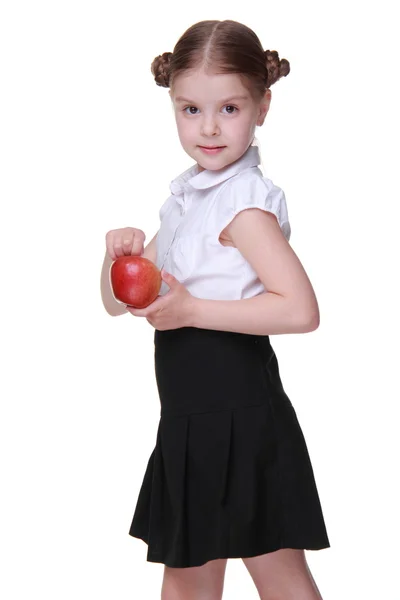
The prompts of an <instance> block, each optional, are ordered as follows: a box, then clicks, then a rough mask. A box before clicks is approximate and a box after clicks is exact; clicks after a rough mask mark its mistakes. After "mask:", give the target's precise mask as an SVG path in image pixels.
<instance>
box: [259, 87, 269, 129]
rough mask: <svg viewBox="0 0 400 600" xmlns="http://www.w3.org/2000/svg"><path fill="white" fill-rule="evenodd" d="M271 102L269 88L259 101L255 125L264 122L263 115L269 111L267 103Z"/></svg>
mask: <svg viewBox="0 0 400 600" xmlns="http://www.w3.org/2000/svg"><path fill="white" fill-rule="evenodd" d="M270 104H271V90H270V89H268V90H267V91H266V92H265V95H264V98H263V99H262V101H261V104H260V109H259V113H258V119H257V125H258V126H261V125H263V124H264V121H265V117H266V116H267V113H268V111H269V105H270Z"/></svg>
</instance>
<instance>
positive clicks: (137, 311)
mask: <svg viewBox="0 0 400 600" xmlns="http://www.w3.org/2000/svg"><path fill="white" fill-rule="evenodd" d="M161 277H162V279H163V281H165V282H166V283H167V285H168V286H169V287H170V290H169V292H167V293H166V294H165V295H163V296H158V297H157V298H156V299H155V300H154V301H153V302H152V303H151V304H149V306H146V308H134V307H133V306H129V305H127V307H126V308H127V310H128V311H129V312H130V313H132V315H135V316H136V317H146V319H147V321H148V322H149V323H150V325H152V326H153V327H154V328H155V329H158V330H159V331H165V330H166V329H179V328H180V327H190V326H191V316H192V311H193V305H194V296H192V294H191V293H190V292H188V290H187V289H186V288H185V286H184V285H183V284H182V283H180V282H179V281H178V280H177V279H176V278H175V277H174V276H173V275H171V273H167V272H166V271H164V270H162V271H161Z"/></svg>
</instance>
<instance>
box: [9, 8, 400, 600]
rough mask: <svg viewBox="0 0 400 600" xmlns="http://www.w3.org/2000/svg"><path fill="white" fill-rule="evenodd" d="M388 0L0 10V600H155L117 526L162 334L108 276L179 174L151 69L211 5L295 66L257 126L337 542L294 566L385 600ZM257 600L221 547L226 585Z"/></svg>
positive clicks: (285, 341)
mask: <svg viewBox="0 0 400 600" xmlns="http://www.w3.org/2000/svg"><path fill="white" fill-rule="evenodd" d="M391 7H394V4H393V3H391V2H388V1H387V2H386V1H382V2H379V4H378V5H376V3H371V2H361V1H359V2H354V1H353V2H344V1H343V0H342V1H336V2H334V3H329V4H327V3H324V2H322V3H321V2H317V1H310V0H304V1H303V2H297V1H294V0H293V1H280V2H278V3H277V2H263V3H254V4H251V3H250V4H249V3H245V2H241V3H236V4H235V3H226V2H218V3H216V2H215V1H213V2H207V1H204V0H203V1H202V2H200V3H193V2H188V3H179V4H178V3H177V2H168V3H167V2H162V3H161V2H160V3H155V2H151V3H145V4H143V5H141V6H140V8H135V5H134V3H133V2H128V1H118V0H113V1H112V2H111V1H108V2H105V1H99V0H97V1H96V2H94V1H91V0H79V1H76V0H69V1H68V2H66V1H64V2H62V1H58V2H50V1H48V2H44V1H39V0H38V1H36V2H22V1H18V0H13V2H11V1H8V2H4V3H3V4H2V8H1V12H0V61H1V71H0V85H1V88H2V90H1V94H0V103H1V110H0V119H1V131H0V144H1V180H0V184H1V190H0V193H1V221H0V222H1V251H2V270H3V276H2V282H3V286H2V289H3V292H2V296H1V300H2V301H1V304H2V310H1V324H0V325H1V345H2V356H3V358H2V374H1V388H2V389H1V415H0V428H1V429H0V444H1V447H0V452H1V489H2V491H1V510H0V519H1V523H0V526H1V529H0V544H1V552H2V556H1V570H2V576H1V582H0V591H1V596H2V598H4V599H6V600H14V599H22V598H23V599H25V598H33V597H40V598H41V599H42V600H47V599H52V600H53V599H54V598H57V599H58V600H63V599H64V598H65V599H67V598H68V600H70V599H71V598H74V599H77V600H81V599H82V600H83V599H85V600H87V599H88V598H96V599H97V600H101V599H107V600H110V599H113V600H114V599H116V598H118V600H123V599H131V598H140V599H141V600H145V599H156V598H159V596H160V589H161V581H162V575H163V566H162V565H160V564H154V563H149V562H147V561H146V551H147V546H146V545H145V543H144V542H142V541H141V540H137V539H134V538H131V537H130V536H129V535H128V529H129V526H130V523H131V518H132V515H133V511H134V508H135V504H136V499H137V494H138V492H139V488H140V485H141V482H142V478H143V475H144V471H145V467H146V465H147V461H148V458H149V456H150V453H151V451H152V450H153V447H154V444H155V436H156V430H157V426H158V420H159V399H158V394H157V388H156V382H155V376H154V355H153V348H154V347H153V335H154V329H153V328H152V327H151V325H150V324H149V323H147V321H146V320H145V319H144V318H139V317H134V316H132V315H130V314H127V315H124V316H122V317H119V318H113V317H110V316H109V315H108V314H107V313H106V311H105V310H104V308H103V306H102V303H101V298H100V271H101V266H102V262H103V257H104V252H105V234H106V232H107V231H108V230H110V229H115V228H119V227H126V226H134V227H138V228H141V229H143V230H144V231H145V232H146V236H147V241H149V240H150V239H151V237H152V236H153V235H154V234H155V232H156V231H157V229H158V225H159V221H158V210H159V207H160V206H161V204H162V203H163V202H164V200H165V199H166V198H167V197H168V195H169V188H168V185H169V182H170V181H171V179H173V178H174V177H175V176H176V175H178V174H179V173H180V172H182V171H183V170H184V169H186V168H188V167H189V166H190V165H191V164H192V159H190V157H188V156H187V155H186V154H185V153H184V151H183V149H182V148H181V146H180V143H179V139H178V136H177V133H176V129H175V121H174V117H173V112H172V108H171V104H170V100H169V96H168V90H167V89H165V88H160V87H158V86H157V85H156V84H155V82H154V79H153V76H152V74H151V71H150V64H151V62H152V60H153V58H154V57H155V56H156V55H158V54H161V53H162V52H165V51H172V50H173V47H174V45H175V43H176V41H177V40H178V38H179V37H180V35H181V34H182V33H183V32H184V31H185V30H186V29H187V28H188V27H189V26H190V25H192V24H193V23H195V22H197V21H200V20H204V19H234V20H238V21H242V22H243V23H245V24H246V25H248V26H250V27H251V28H253V29H254V30H255V32H256V33H257V35H258V36H259V37H260V39H261V42H262V44H263V46H264V48H265V49H267V48H269V49H273V50H275V49H276V50H278V52H279V54H280V57H281V58H287V59H288V60H289V62H290V66H291V72H290V74H289V75H288V77H286V78H283V79H282V80H280V81H279V82H278V83H277V84H276V85H274V86H273V87H272V103H271V108H270V112H269V114H268V116H267V119H266V122H265V124H264V126H263V127H262V128H258V129H257V132H256V136H257V139H258V140H259V142H260V146H261V152H262V160H263V167H264V172H265V174H266V175H267V176H268V177H269V178H270V179H272V180H273V182H274V183H275V184H276V185H278V186H280V187H282V188H283V189H284V191H285V194H286V199H287V203H288V209H289V217H290V222H291V226H292V237H291V245H292V247H293V249H294V250H295V252H296V253H297V255H298V256H299V258H300V260H301V261H302V263H303V265H304V267H305V269H306V271H307V273H308V275H309V277H310V279H311V281H312V283H313V286H314V289H315V292H316V294H317V298H318V301H319V306H320V313H321V324H320V327H319V329H317V330H316V331H315V332H313V333H311V334H307V335H286V336H272V337H271V342H272V345H273V347H274V349H275V351H276V353H277V356H278V360H279V364H280V369H281V376H282V380H283V384H284V387H285V389H286V392H287V393H288V395H289V397H290V398H291V400H292V402H293V404H294V406H295V408H296V411H297V415H298V417H299V420H300V423H301V425H302V428H303V431H304V434H305V437H306V440H307V444H308V448H309V451H310V454H311V458H312V462H313V466H314V472H315V476H316V480H317V485H318V489H319V492H320V497H321V502H322V505H323V510H324V515H325V519H326V524H327V528H328V534H329V537H330V542H331V546H332V547H331V548H330V549H327V550H324V551H320V552H307V558H308V562H309V565H310V567H311V570H312V572H313V574H314V577H315V579H316V581H317V584H318V585H319V587H320V590H321V592H322V594H323V597H324V600H337V599H338V598H340V600H350V599H351V600H354V598H357V599H358V598H360V599H362V600H367V599H374V600H375V599H376V598H390V599H396V598H400V592H399V590H398V584H397V582H398V560H397V559H398V536H399V533H400V532H399V520H398V507H399V505H400V498H399V492H398V486H397V483H398V456H399V442H398V438H399V436H398V418H397V416H396V415H397V409H398V403H399V386H398V361H399V351H398V336H399V334H400V331H399V319H398V307H399V306H400V302H399V291H398V287H399V286H398V274H399V267H398V250H399V248H398V215H399V200H400V197H399V186H398V181H397V178H396V177H395V175H396V171H397V172H398V165H399V153H398V139H399V127H398V125H399V123H398V116H397V112H398V106H399V100H400V98H399V93H398V74H397V72H398V66H399V47H398V45H397V40H398V29H397V24H396V21H395V19H394V14H393V12H391ZM146 243H147V242H146ZM395 254H397V259H396V258H395ZM257 597H258V595H257V592H256V588H255V586H254V584H253V582H252V580H251V578H250V576H249V574H248V573H247V571H246V569H245V567H244V565H243V563H242V561H241V560H240V559H235V560H233V559H232V560H230V561H228V568H227V572H226V578H225V592H224V598H227V599H232V600H233V599H240V600H242V599H243V598H246V600H247V599H248V600H250V599H256V598H257Z"/></svg>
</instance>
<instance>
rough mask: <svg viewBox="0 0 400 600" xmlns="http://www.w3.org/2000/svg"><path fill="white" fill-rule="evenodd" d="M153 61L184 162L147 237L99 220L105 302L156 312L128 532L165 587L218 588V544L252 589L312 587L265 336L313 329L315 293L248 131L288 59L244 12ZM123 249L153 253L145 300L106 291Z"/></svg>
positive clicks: (315, 544) (296, 472)
mask: <svg viewBox="0 0 400 600" xmlns="http://www.w3.org/2000/svg"><path fill="white" fill-rule="evenodd" d="M151 69H152V73H153V75H154V77H155V81H156V83H157V85H159V86H163V87H167V88H169V94H170V97H171V100H172V102H173V106H174V109H175V118H176V124H177V128H178V135H179V139H180V142H181V144H182V147H183V149H184V150H185V152H186V153H187V154H188V155H189V156H190V157H191V158H192V159H193V160H194V161H195V164H194V165H193V166H191V167H190V168H189V169H188V170H186V171H184V172H183V173H182V174H181V175H179V176H178V177H176V178H175V179H174V180H173V181H172V182H171V185H170V190H171V195H170V196H169V198H168V199H167V200H166V201H165V202H164V204H163V205H162V206H161V209H160V213H159V214H160V221H161V223H160V229H159V231H158V232H157V234H156V235H155V236H154V238H153V239H152V240H151V242H150V243H149V244H148V245H147V246H146V248H144V250H143V243H144V238H145V236H144V233H143V232H142V231H141V230H139V229H136V228H129V227H128V228H122V229H117V230H112V231H110V232H108V233H107V235H106V245H107V252H106V257H105V261H104V266H103V277H102V292H103V301H104V305H105V307H106V309H107V311H108V312H109V313H110V314H112V315H117V314H123V313H126V312H128V311H129V312H130V313H131V314H132V315H135V316H138V317H145V318H146V319H147V320H148V322H149V323H150V324H151V325H152V326H153V327H154V328H155V332H154V342H155V374H156V380H157V386H158V390H159V395H160V401H161V415H160V421H159V426H158V432H157V439H156V443H155V448H154V450H153V452H152V454H151V456H150V458H149V461H148V464H147V469H146V472H145V474H144V479H143V484H142V486H141V490H140V493H139V496H138V500H137V505H136V509H135V512H134V516H133V520H132V524H131V527H130V530H129V533H130V535H132V536H134V537H136V538H140V539H142V540H144V541H145V542H146V543H147V544H148V552H147V560H148V561H152V562H158V563H163V564H164V565H165V566H164V578H163V585H162V594H161V597H162V600H180V599H184V600H191V599H193V600H200V599H202V600H203V599H204V600H205V599H206V600H220V598H221V597H222V590H223V582H224V574H225V568H226V563H227V559H228V558H242V560H243V562H244V564H245V566H246V567H247V569H248V570H249V572H250V574H251V576H252V578H253V580H254V583H255V585H256V587H257V590H258V592H259V595H260V598H262V599H263V600H270V599H271V600H272V599H277V598H279V599H284V600H286V599H288V600H289V599H294V598H296V600H316V599H320V598H321V596H320V593H319V591H318V589H317V586H316V584H315V582H314V580H313V577H312V575H311V573H310V570H309V568H308V565H307V562H306V559H305V554H304V549H313V550H318V549H322V548H328V547H329V541H328V536H327V532H326V528H325V523H324V518H323V514H322V510H321V505H320V501H319V497H318V492H317V488H316V484H315V480H314V475H313V470H312V466H311V463H310V459H309V455H308V451H307V447H306V443H305V440H304V437H303V434H302V431H301V428H300V425H299V423H298V420H297V417H296V413H295V410H294V408H293V406H292V404H291V402H290V400H289V398H288V396H287V395H286V393H285V391H284V389H283V386H282V383H281V379H280V375H279V368H278V362H277V357H276V355H275V353H274V350H273V348H272V346H271V343H270V339H269V336H270V335H274V334H275V335H277V334H284V333H307V332H311V331H314V330H315V329H316V328H317V327H318V325H319V312H318V304H317V300H316V298H315V294H314V291H313V288H312V286H311V283H310V281H309V279H308V277H307V274H306V273H305V271H304V269H303V267H302V265H301V263H300V261H299V259H298V258H297V256H296V254H295V253H294V251H293V250H292V248H291V246H290V245H289V243H288V241H289V237H290V225H289V221H288V212H287V208H286V201H285V195H284V193H283V191H282V190H281V189H280V188H279V187H277V186H276V185H274V184H273V183H272V181H271V180H270V179H268V178H266V177H263V174H262V172H261V170H260V169H259V167H258V165H259V164H260V155H259V150H258V147H257V146H256V145H253V142H254V133H255V128H256V126H261V125H262V124H263V123H264V120H265V117H266V115H267V112H268V109H269V105H270V101H271V90H270V87H271V85H272V84H274V83H275V82H276V81H278V79H280V78H281V77H282V76H286V75H287V74H288V73H289V63H288V61H287V60H285V59H281V60H280V59H279V56H278V53H277V52H276V51H270V50H266V51H264V50H263V48H262V46H261V43H260V41H259V39H258V37H257V36H256V34H255V33H254V32H253V31H252V30H251V29H249V28H248V27H246V26H245V25H243V24H240V23H237V22H235V21H230V20H227V21H202V22H200V23H196V24H195V25H193V26H192V27H190V28H189V29H188V30H187V31H186V32H185V33H184V34H183V35H182V37H181V38H180V39H179V40H178V42H177V44H176V46H175V48H174V51H173V52H172V53H171V52H165V53H164V54H162V55H160V56H158V57H157V58H155V59H154V61H153V63H152V65H151ZM123 254H138V255H142V256H144V257H146V258H149V259H150V260H151V261H153V262H154V263H155V264H156V265H157V267H158V268H159V269H162V274H163V283H162V287H161V290H160V295H159V297H158V298H157V299H156V300H155V301H154V302H153V303H152V304H151V305H150V306H148V307H147V308H145V309H140V310H139V309H134V308H132V307H129V306H125V305H122V304H120V303H118V302H117V301H116V300H115V299H114V298H113V294H112V292H111V289H110V286H109V280H108V273H109V267H110V264H111V262H112V261H113V260H115V259H116V258H117V257H119V256H122V255H123Z"/></svg>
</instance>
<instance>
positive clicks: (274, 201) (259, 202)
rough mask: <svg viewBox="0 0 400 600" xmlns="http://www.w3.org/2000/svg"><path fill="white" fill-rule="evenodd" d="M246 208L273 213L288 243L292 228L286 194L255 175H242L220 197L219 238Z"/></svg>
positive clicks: (245, 173) (218, 203) (269, 181)
mask: <svg viewBox="0 0 400 600" xmlns="http://www.w3.org/2000/svg"><path fill="white" fill-rule="evenodd" d="M247 208H260V209H261V210H265V211H268V212H270V213H273V214H274V215H275V216H276V218H277V221H278V223H279V225H280V228H281V230H282V233H283V235H284V236H285V238H286V239H287V240H288V241H289V239H290V234H291V227H290V223H289V215H288V210H287V205H286V198H285V193H284V191H283V190H282V189H281V188H280V187H278V186H276V185H274V184H273V183H272V181H271V180H270V179H268V178H267V177H262V176H260V175H258V174H255V173H252V172H242V173H241V174H239V175H238V176H236V177H232V179H230V180H229V181H228V182H227V183H226V184H225V186H224V187H223V188H222V189H221V191H220V193H219V194H218V197H217V205H216V212H217V217H216V228H217V233H218V237H219V235H220V234H221V232H222V230H223V229H225V227H226V226H227V225H228V224H229V223H230V222H231V221H232V219H233V218H234V217H235V216H236V215H237V214H238V213H239V212H241V211H242V210H246V209H247Z"/></svg>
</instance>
